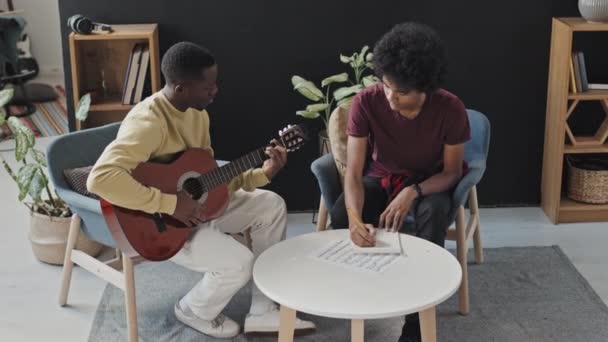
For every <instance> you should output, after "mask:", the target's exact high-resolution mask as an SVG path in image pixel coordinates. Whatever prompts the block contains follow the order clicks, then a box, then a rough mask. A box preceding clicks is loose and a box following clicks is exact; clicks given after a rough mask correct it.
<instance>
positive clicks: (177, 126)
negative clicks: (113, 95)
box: [87, 92, 269, 215]
mask: <svg viewBox="0 0 608 342" xmlns="http://www.w3.org/2000/svg"><path fill="white" fill-rule="evenodd" d="M189 148H203V149H207V150H208V151H209V152H211V154H213V149H212V148H211V138H210V135H209V115H208V113H207V111H205V110H203V111H197V110H195V109H192V108H190V109H188V110H186V111H185V112H181V111H179V110H177V109H176V108H175V107H173V105H172V104H171V103H170V102H169V101H168V100H167V98H166V97H165V95H164V94H163V93H162V92H157V93H155V94H153V95H152V96H150V97H148V98H146V99H145V100H144V101H142V102H140V103H138V104H137V105H136V106H135V107H134V108H133V109H132V110H131V111H130V112H129V114H127V116H126V117H125V119H124V120H123V122H122V124H121V126H120V129H119V131H118V135H117V137H116V140H114V141H113V142H112V143H110V145H108V147H106V149H105V150H104V152H103V153H102V155H101V157H99V159H98V160H97V163H95V166H94V167H93V170H92V171H91V174H90V175H89V178H88V180H87V188H88V190H89V191H90V192H92V193H95V194H97V195H99V196H100V197H101V198H103V199H105V200H106V201H108V202H110V203H112V204H114V205H117V206H120V207H124V208H128V209H134V210H141V211H144V212H147V213H156V212H161V213H165V214H169V215H171V214H173V213H174V212H175V205H176V203H177V196H176V195H173V194H165V193H161V192H160V190H158V189H156V188H152V187H146V186H144V185H142V184H140V183H139V182H137V181H136V180H135V179H133V177H131V171H132V170H133V169H134V168H135V167H137V165H138V164H140V163H142V162H147V161H151V160H153V161H161V162H162V161H167V160H170V159H171V158H172V156H173V155H174V154H176V153H178V152H181V151H184V150H186V149H189ZM268 182H269V180H268V178H267V177H266V175H265V174H264V172H262V170H261V169H259V168H258V169H252V170H248V171H246V172H244V173H242V174H241V175H239V176H237V177H235V178H234V179H232V181H231V182H230V184H229V188H230V191H232V192H234V191H236V190H238V189H240V188H243V189H244V190H246V191H253V190H254V189H255V188H257V187H260V186H264V185H266V184H268Z"/></svg>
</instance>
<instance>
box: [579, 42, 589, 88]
mask: <svg viewBox="0 0 608 342" xmlns="http://www.w3.org/2000/svg"><path fill="white" fill-rule="evenodd" d="M576 57H577V62H578V67H579V69H580V72H581V89H582V90H583V91H587V90H589V81H588V79H587V66H586V65H585V54H584V53H583V52H582V51H578V52H577V53H576Z"/></svg>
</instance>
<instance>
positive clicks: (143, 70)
mask: <svg viewBox="0 0 608 342" xmlns="http://www.w3.org/2000/svg"><path fill="white" fill-rule="evenodd" d="M149 62H150V49H149V48H148V46H147V45H144V46H143V47H142V51H141V61H140V64H139V65H140V67H139V72H138V73H137V82H136V83H137V85H136V88H135V94H134V95H133V102H132V104H134V103H138V102H140V101H141V100H142V96H143V93H144V84H145V83H146V74H147V72H148V64H149Z"/></svg>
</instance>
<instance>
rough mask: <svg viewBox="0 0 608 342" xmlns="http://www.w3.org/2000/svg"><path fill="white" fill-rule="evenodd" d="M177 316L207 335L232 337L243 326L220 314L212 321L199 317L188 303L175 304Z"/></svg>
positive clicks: (179, 319)
mask: <svg viewBox="0 0 608 342" xmlns="http://www.w3.org/2000/svg"><path fill="white" fill-rule="evenodd" d="M175 317H176V318H177V320H178V321H180V322H182V323H184V324H185V325H187V326H189V327H191V328H192V329H196V330H198V331H200V332H202V333H203V334H205V335H209V336H213V337H217V338H230V337H235V336H237V335H238V334H239V332H240V330H241V327H240V326H239V325H238V324H237V323H236V322H235V321H233V320H231V319H230V318H228V317H226V316H224V315H223V314H219V315H218V316H217V317H216V318H215V319H212V320H210V321H207V320H204V319H202V318H199V317H198V316H196V315H195V314H194V312H192V310H190V308H189V307H187V306H186V305H183V304H180V302H179V301H178V302H177V303H176V304H175Z"/></svg>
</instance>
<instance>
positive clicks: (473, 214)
mask: <svg viewBox="0 0 608 342" xmlns="http://www.w3.org/2000/svg"><path fill="white" fill-rule="evenodd" d="M345 113H346V111H341V112H340V111H336V112H334V113H333V114H332V116H331V117H330V122H329V135H330V141H331V146H332V150H336V151H345V149H344V148H343V146H341V147H342V148H340V147H338V148H334V147H336V145H338V144H340V145H342V144H346V136H345V135H343V134H341V133H339V134H336V132H342V131H343V130H345V127H342V126H343V125H344V124H345V122H346V120H345V119H344V118H343V117H342V118H338V117H337V116H338V115H342V116H344V115H347V114H345ZM467 114H468V117H469V125H470V127H471V139H470V140H469V141H468V142H467V143H466V144H465V152H464V159H465V160H466V161H467V163H468V165H469V172H468V173H467V174H466V175H465V176H464V177H463V178H462V179H461V180H460V182H459V183H458V184H457V185H456V188H455V189H454V193H453V196H452V210H451V211H450V214H449V215H450V222H455V227H453V228H450V229H448V232H447V236H446V239H447V240H455V241H456V246H457V247H456V249H457V251H456V254H457V258H458V261H459V262H460V265H461V267H462V283H461V286H460V290H459V297H460V313H461V314H463V315H466V314H468V313H469V287H468V272H467V260H468V257H467V253H468V246H467V241H468V240H469V239H471V238H473V244H474V247H475V261H476V263H483V249H482V247H481V234H480V223H479V207H478V203H477V187H476V186H477V184H478V183H479V181H481V178H482V177H483V174H484V172H485V170H486V159H487V155H488V149H489V145H490V122H489V121H488V119H487V118H486V117H485V116H484V115H483V114H482V113H480V112H478V111H475V110H471V109H468V110H467ZM332 126H333V127H332ZM336 126H337V127H336ZM332 134H333V135H340V137H335V136H333V137H332ZM334 159H336V160H334ZM345 160H346V156H336V158H334V156H333V155H331V154H326V155H324V156H322V157H320V158H318V159H317V160H315V161H314V162H313V163H312V165H311V170H312V172H313V174H314V175H315V177H316V178H317V181H318V183H319V187H320V189H321V200H320V202H321V203H320V206H319V218H318V221H317V230H325V229H326V228H327V219H328V210H329V209H330V208H331V207H332V206H333V204H334V203H335V201H336V200H337V199H338V197H339V196H340V194H341V193H342V188H341V183H342V182H341V179H342V177H343V176H344V175H343V174H342V173H341V172H339V170H344V168H345V165H344V164H343V163H342V164H341V165H340V163H341V161H345ZM342 172H343V171H342ZM467 200H468V207H469V218H468V221H467V222H465V220H466V215H465V211H464V206H465V201H467ZM406 220H407V221H410V222H411V221H412V220H413V218H412V217H408V218H406Z"/></svg>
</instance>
